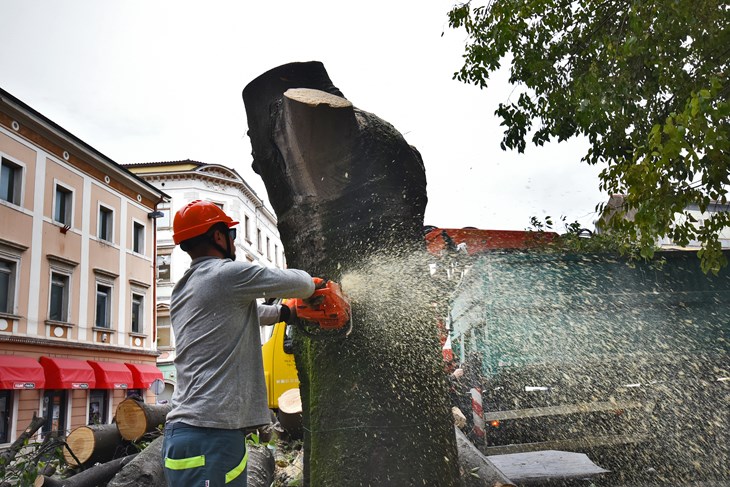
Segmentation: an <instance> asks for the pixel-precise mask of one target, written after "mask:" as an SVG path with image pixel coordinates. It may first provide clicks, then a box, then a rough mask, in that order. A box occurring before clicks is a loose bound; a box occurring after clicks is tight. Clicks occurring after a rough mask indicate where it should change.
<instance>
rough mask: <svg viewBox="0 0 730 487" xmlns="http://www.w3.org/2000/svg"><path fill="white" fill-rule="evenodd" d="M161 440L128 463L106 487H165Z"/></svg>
mask: <svg viewBox="0 0 730 487" xmlns="http://www.w3.org/2000/svg"><path fill="white" fill-rule="evenodd" d="M162 440H163V437H162V436H160V437H158V438H156V439H155V440H154V441H153V442H152V443H150V444H149V445H147V448H145V449H144V450H142V451H141V452H140V453H139V455H137V458H135V459H134V460H133V461H131V462H129V464H128V465H126V466H125V467H124V468H123V469H122V471H121V472H119V473H118V474H117V475H116V476H115V477H114V478H113V479H112V480H111V481H110V482H109V483H108V484H107V487H165V486H167V482H166V481H165V474H164V472H163V469H162Z"/></svg>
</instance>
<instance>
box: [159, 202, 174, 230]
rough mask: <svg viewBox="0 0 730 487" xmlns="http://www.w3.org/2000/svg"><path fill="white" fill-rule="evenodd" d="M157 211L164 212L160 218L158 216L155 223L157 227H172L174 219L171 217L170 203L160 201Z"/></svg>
mask: <svg viewBox="0 0 730 487" xmlns="http://www.w3.org/2000/svg"><path fill="white" fill-rule="evenodd" d="M157 211H159V212H161V213H162V216H161V217H160V218H157V219H156V221H155V223H156V224H157V228H170V227H172V224H171V223H172V219H171V218H170V212H171V210H170V203H160V204H159V205H157Z"/></svg>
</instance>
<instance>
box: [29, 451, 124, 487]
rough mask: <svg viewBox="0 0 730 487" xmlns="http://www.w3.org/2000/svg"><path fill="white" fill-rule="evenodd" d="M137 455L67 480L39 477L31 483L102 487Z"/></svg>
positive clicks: (46, 486) (50, 486)
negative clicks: (101, 486) (98, 486)
mask: <svg viewBox="0 0 730 487" xmlns="http://www.w3.org/2000/svg"><path fill="white" fill-rule="evenodd" d="M137 455H138V454H137V453H135V454H134V455H128V456H126V457H122V458H117V459H116V460H112V461H110V462H106V463H100V464H98V465H95V466H93V467H91V468H89V469H87V470H84V471H83V472H80V473H77V474H76V475H74V476H73V477H69V478H67V479H56V478H53V477H47V476H45V475H39V476H38V477H36V479H35V482H34V483H33V486H34V487H96V486H97V485H104V484H106V483H107V482H109V480H111V479H112V477H114V476H115V475H116V474H117V472H119V470H121V469H122V467H124V466H125V465H126V464H128V463H129V462H131V461H132V460H133V459H134V457H136V456H137Z"/></svg>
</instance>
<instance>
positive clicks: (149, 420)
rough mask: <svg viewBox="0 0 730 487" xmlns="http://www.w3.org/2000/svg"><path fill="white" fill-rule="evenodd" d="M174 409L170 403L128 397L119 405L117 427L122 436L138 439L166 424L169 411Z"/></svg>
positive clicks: (131, 439)
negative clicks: (142, 400)
mask: <svg viewBox="0 0 730 487" xmlns="http://www.w3.org/2000/svg"><path fill="white" fill-rule="evenodd" d="M171 409H172V405H170V404H145V403H143V402H141V401H138V400H136V399H133V398H131V397H130V398H127V399H125V400H124V401H122V402H120V403H119V406H117V414H116V420H117V427H118V428H119V434H121V435H122V438H124V439H125V440H130V441H137V440H139V439H140V438H142V436H144V434H145V433H149V432H152V431H155V430H156V429H157V428H158V427H160V426H161V425H164V424H165V418H166V417H167V413H169V412H170V410H171Z"/></svg>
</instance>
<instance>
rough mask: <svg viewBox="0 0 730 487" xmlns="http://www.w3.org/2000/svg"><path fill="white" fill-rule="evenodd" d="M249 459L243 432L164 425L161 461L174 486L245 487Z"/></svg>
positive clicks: (178, 424)
mask: <svg viewBox="0 0 730 487" xmlns="http://www.w3.org/2000/svg"><path fill="white" fill-rule="evenodd" d="M247 460H248V452H247V451H246V434H245V433H244V431H243V430H226V429H217V428H199V427H197V426H190V425H188V424H185V423H179V422H178V423H169V424H167V425H165V438H164V441H163V443H162V461H163V465H164V467H165V468H164V470H165V479H166V480H167V485H169V486H171V487H183V486H184V487H224V486H225V487H246V484H247V481H246V477H247V473H248V470H247V468H246V462H247Z"/></svg>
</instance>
